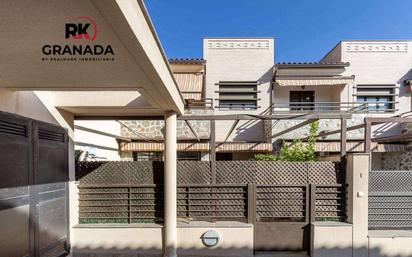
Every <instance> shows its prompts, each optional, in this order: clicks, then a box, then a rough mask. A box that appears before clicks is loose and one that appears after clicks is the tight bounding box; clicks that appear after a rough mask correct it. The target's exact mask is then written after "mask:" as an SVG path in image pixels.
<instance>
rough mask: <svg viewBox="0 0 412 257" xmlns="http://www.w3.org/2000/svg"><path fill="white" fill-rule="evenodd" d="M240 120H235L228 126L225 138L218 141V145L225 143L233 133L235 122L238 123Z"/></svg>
mask: <svg viewBox="0 0 412 257" xmlns="http://www.w3.org/2000/svg"><path fill="white" fill-rule="evenodd" d="M239 121H240V120H235V121H234V122H233V124H232V127H231V128H230V130H229V132H228V133H227V135H226V138H225V140H224V141H223V142H221V143H219V145H221V144H224V143H226V141H227V140H228V139H229V137H230V135H231V134H232V133H233V131H234V130H235V128H236V126H237V124H239Z"/></svg>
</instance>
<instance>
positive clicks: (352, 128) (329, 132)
mask: <svg viewBox="0 0 412 257" xmlns="http://www.w3.org/2000/svg"><path fill="white" fill-rule="evenodd" d="M364 127H365V124H359V125H355V126H351V127H348V128H346V131H351V130H356V129H361V128H364ZM341 131H342V129H336V130H331V131H327V130H323V131H321V132H319V133H318V134H317V135H316V137H326V136H330V135H334V134H338V133H341ZM301 140H308V137H304V138H301Z"/></svg>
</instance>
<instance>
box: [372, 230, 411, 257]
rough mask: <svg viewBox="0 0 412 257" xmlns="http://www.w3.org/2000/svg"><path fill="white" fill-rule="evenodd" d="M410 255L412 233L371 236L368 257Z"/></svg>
mask: <svg viewBox="0 0 412 257" xmlns="http://www.w3.org/2000/svg"><path fill="white" fill-rule="evenodd" d="M400 256H402V257H409V256H412V235H409V237H399V236H393V237H391V236H390V235H388V236H386V237H369V256H368V257H400Z"/></svg>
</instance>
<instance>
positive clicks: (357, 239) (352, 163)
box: [346, 153, 370, 257]
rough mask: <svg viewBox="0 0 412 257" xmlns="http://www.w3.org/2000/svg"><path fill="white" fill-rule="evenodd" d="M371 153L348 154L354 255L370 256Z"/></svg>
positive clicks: (349, 220)
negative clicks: (369, 201) (369, 202)
mask: <svg viewBox="0 0 412 257" xmlns="http://www.w3.org/2000/svg"><path fill="white" fill-rule="evenodd" d="M369 170H370V154H365V153H356V154H348V158H347V170H346V182H347V183H348V203H347V206H348V207H347V216H348V222H349V223H352V249H353V250H352V256H353V257H368V211H369V209H368V207H369V206H368V193H369V186H368V183H369Z"/></svg>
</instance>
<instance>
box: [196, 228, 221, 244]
mask: <svg viewBox="0 0 412 257" xmlns="http://www.w3.org/2000/svg"><path fill="white" fill-rule="evenodd" d="M201 238H202V243H203V244H204V245H205V246H207V247H213V246H216V245H217V244H218V243H219V239H220V237H219V234H218V233H217V232H216V231H214V230H208V231H206V232H205V233H204V234H203V235H202V237H201Z"/></svg>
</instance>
